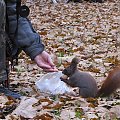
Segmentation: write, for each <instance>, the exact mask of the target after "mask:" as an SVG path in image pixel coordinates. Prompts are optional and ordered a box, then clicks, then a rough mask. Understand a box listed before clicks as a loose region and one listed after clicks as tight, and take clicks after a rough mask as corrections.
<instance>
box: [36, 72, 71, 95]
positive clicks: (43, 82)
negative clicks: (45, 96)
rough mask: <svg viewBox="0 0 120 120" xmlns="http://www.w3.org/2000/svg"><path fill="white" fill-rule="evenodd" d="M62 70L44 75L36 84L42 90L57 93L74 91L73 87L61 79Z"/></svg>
mask: <svg viewBox="0 0 120 120" xmlns="http://www.w3.org/2000/svg"><path fill="white" fill-rule="evenodd" d="M62 75H63V74H62V72H61V71H59V72H52V73H47V74H45V75H43V76H42V77H41V78H40V79H39V80H38V81H37V82H36V83H35V84H36V86H37V88H38V89H39V90H40V91H41V92H46V93H51V94H53V95H55V94H63V93H66V92H67V93H69V92H72V91H73V90H72V88H71V87H69V86H67V84H66V83H64V82H63V81H61V80H60V77H61V76H62Z"/></svg>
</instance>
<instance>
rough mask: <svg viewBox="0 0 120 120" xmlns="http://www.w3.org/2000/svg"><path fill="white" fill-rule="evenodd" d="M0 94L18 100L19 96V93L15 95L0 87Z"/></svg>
mask: <svg viewBox="0 0 120 120" xmlns="http://www.w3.org/2000/svg"><path fill="white" fill-rule="evenodd" d="M0 93H4V94H5V95H6V96H11V97H13V98H15V99H20V97H21V95H20V94H19V93H15V92H12V91H10V90H9V89H8V88H5V87H2V86H0Z"/></svg>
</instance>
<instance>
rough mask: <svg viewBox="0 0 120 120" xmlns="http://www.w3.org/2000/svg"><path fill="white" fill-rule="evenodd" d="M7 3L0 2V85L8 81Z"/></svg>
mask: <svg viewBox="0 0 120 120" xmlns="http://www.w3.org/2000/svg"><path fill="white" fill-rule="evenodd" d="M5 8H6V7H5V3H4V0H0V83H2V82H3V81H5V80H7V74H6V64H5V63H6V49H5V48H6V46H5V21H6V20H5V13H6V10H5Z"/></svg>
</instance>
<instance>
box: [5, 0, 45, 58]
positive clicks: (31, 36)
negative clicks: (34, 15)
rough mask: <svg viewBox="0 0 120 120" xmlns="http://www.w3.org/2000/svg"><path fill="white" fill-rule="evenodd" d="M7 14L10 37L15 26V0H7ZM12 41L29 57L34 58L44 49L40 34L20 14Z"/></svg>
mask: <svg viewBox="0 0 120 120" xmlns="http://www.w3.org/2000/svg"><path fill="white" fill-rule="evenodd" d="M7 14H8V19H9V34H10V37H11V39H12V38H14V34H15V31H16V27H17V17H16V0H9V2H8V3H7ZM14 42H15V44H16V47H18V48H21V49H22V50H24V51H25V52H26V54H28V55H29V56H30V57H31V59H34V58H35V56H36V55H38V54H40V53H42V51H43V50H44V45H43V44H42V41H41V39H40V35H39V34H38V33H36V31H35V30H34V29H33V28H32V25H31V23H30V21H29V20H28V19H27V18H23V17H20V16H19V19H18V32H17V35H16V39H15V41H14Z"/></svg>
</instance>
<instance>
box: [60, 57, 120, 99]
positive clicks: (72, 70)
mask: <svg viewBox="0 0 120 120" xmlns="http://www.w3.org/2000/svg"><path fill="white" fill-rule="evenodd" d="M78 63H79V59H78V58H76V57H75V58H73V59H72V62H71V64H70V65H69V66H68V67H67V68H65V69H64V70H63V71H62V73H63V74H64V75H63V76H61V77H60V79H61V81H63V82H65V83H66V84H68V85H70V86H71V87H79V95H80V96H82V97H83V98H88V97H93V98H95V97H106V96H109V95H110V94H112V93H113V92H114V91H115V90H116V89H118V88H120V67H116V68H115V69H113V70H112V71H111V72H110V73H109V74H108V77H107V78H106V79H105V81H104V83H103V84H102V86H101V88H100V89H98V87H97V83H96V80H95V79H94V78H93V77H92V76H91V75H90V74H89V73H87V72H82V71H79V70H78V68H77V64H78ZM68 77H69V78H68Z"/></svg>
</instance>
